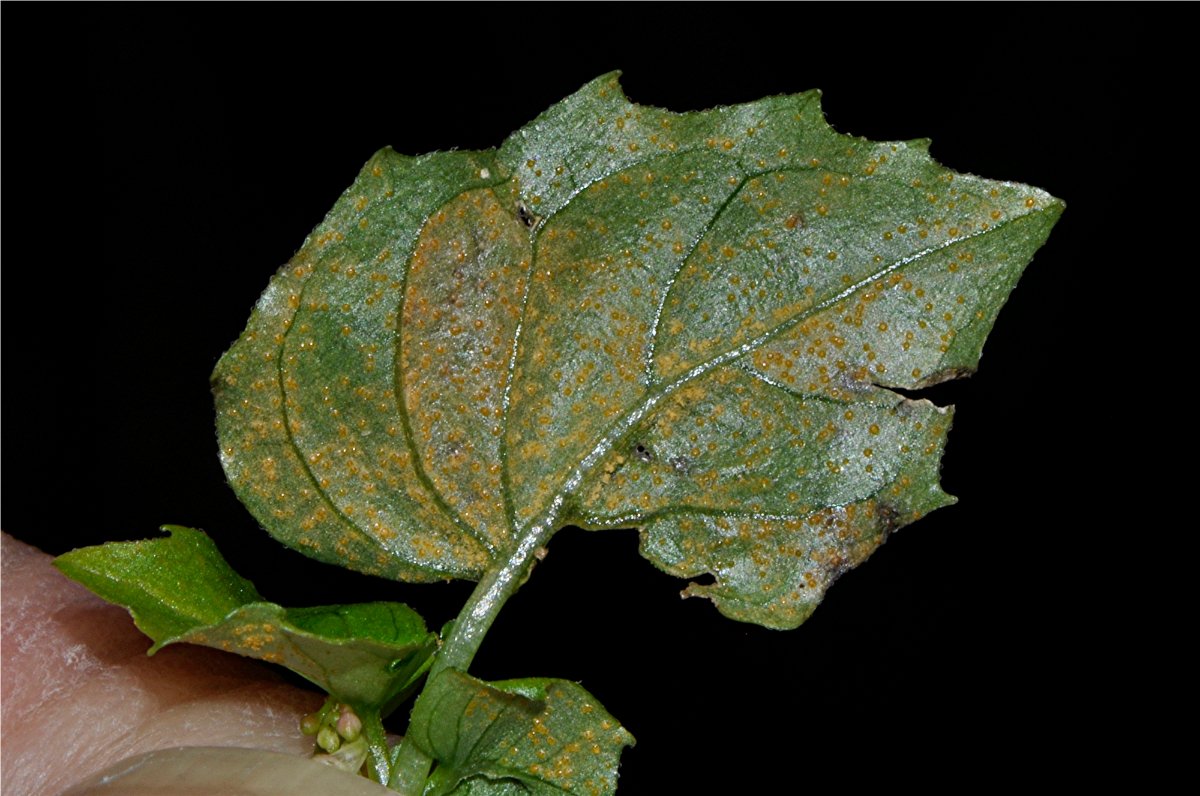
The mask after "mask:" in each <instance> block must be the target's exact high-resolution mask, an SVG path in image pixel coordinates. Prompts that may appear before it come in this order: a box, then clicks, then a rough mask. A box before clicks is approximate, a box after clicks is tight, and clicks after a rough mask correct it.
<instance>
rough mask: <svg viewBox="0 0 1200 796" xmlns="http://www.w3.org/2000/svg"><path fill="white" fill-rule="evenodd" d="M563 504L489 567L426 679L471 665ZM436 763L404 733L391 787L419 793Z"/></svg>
mask: <svg viewBox="0 0 1200 796" xmlns="http://www.w3.org/2000/svg"><path fill="white" fill-rule="evenodd" d="M561 506H562V500H561V498H559V499H556V500H555V501H554V503H553V504H552V505H551V507H550V511H548V512H547V513H546V518H545V520H543V521H542V522H541V523H538V524H537V525H534V526H531V527H530V528H529V529H528V530H527V531H526V532H525V534H524V535H523V536H522V537H521V540H520V543H519V544H518V545H517V547H516V549H515V550H513V552H512V555H511V556H510V557H509V558H508V559H507V560H506V561H505V562H504V564H503V566H500V567H494V568H492V569H489V570H488V571H487V572H486V573H485V574H484V576H483V578H482V579H481V580H480V581H479V585H478V586H476V587H475V591H473V592H471V596H470V598H468V599H467V602H466V604H465V605H464V606H463V608H462V610H461V611H460V612H459V614H458V617H457V618H456V619H455V620H454V626H453V628H452V629H451V630H450V634H449V635H448V636H447V637H446V639H445V641H444V642H443V644H442V648H441V650H439V651H438V654H437V656H436V657H435V658H434V660H433V666H432V667H430V669H429V675H428V677H427V679H426V680H425V682H426V683H431V682H433V678H435V677H437V675H438V674H440V673H441V672H442V670H444V669H458V670H460V671H464V672H465V671H466V670H467V667H468V666H470V665H471V661H472V660H474V658H475V653H476V652H477V651H478V650H479V645H480V644H482V643H483V637H484V636H485V635H487V632H488V630H489V629H491V627H492V623H493V622H494V621H496V616H497V615H498V614H499V613H500V609H501V608H503V607H504V604H505V603H506V602H508V598H509V597H512V596H513V594H515V593H516V591H517V589H519V588H520V587H521V584H523V583H524V582H525V579H526V578H528V577H529V571H530V569H531V568H532V567H533V562H534V561H535V560H536V558H535V554H536V553H537V551H538V549H540V548H541V547H542V545H544V544H546V542H548V541H549V540H550V537H551V536H552V535H553V534H554V530H555V522H556V520H557V517H558V512H559V509H560V508H561ZM422 696H424V692H422ZM420 700H421V697H417V701H418V702H419V701H420ZM432 766H433V760H432V758H430V757H429V756H428V755H426V754H425V753H424V752H422V751H421V750H420V749H417V747H416V746H415V745H414V744H413V743H412V742H411V741H410V740H409V738H408V737H407V736H406V737H405V739H404V741H403V742H402V744H401V746H400V751H399V753H398V754H397V756H396V760H395V765H394V766H393V768H392V776H391V779H390V780H389V782H388V787H390V788H391V789H392V790H395V791H399V792H400V793H401V794H403V796H420V793H421V790H422V788H423V787H424V784H425V780H426V779H427V778H428V777H429V770H430V768H431V767H432Z"/></svg>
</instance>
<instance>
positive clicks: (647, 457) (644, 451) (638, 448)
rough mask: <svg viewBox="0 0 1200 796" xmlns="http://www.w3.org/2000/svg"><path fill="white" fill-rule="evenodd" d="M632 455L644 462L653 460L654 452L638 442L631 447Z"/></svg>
mask: <svg viewBox="0 0 1200 796" xmlns="http://www.w3.org/2000/svg"><path fill="white" fill-rule="evenodd" d="M633 455H634V456H636V457H638V458H639V459H641V460H642V461H644V462H652V461H654V452H653V451H651V450H650V449H649V448H647V447H646V446H645V445H644V444H642V443H640V442H639V443H638V444H637V445H635V446H634V447H633Z"/></svg>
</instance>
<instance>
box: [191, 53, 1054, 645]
mask: <svg viewBox="0 0 1200 796" xmlns="http://www.w3.org/2000/svg"><path fill="white" fill-rule="evenodd" d="M1062 207H1063V205H1062V203H1061V202H1060V201H1058V200H1057V199H1055V198H1053V197H1051V196H1049V195H1048V194H1046V193H1044V192H1042V191H1040V190H1037V189H1035V188H1030V187H1027V186H1023V185H1017V184H1013V183H1004V182H994V181H989V180H984V179H981V178H978V177H974V176H970V175H961V174H955V173H954V172H952V171H950V170H948V169H946V168H944V167H942V166H940V165H938V164H937V163H935V162H934V161H933V160H932V159H931V158H930V157H929V154H928V142H927V141H910V142H894V143H874V142H870V141H866V140H864V139H860V138H854V137H851V136H846V135H841V134H838V133H836V132H834V131H833V130H832V129H831V128H830V127H829V126H828V125H827V124H826V123H825V121H824V118H823V117H822V114H821V110H820V107H819V102H818V95H817V93H816V92H809V93H805V94H799V95H795V96H790V97H772V98H768V99H764V100H761V101H758V102H753V103H749V104H746V105H739V106H734V107H727V108H717V109H714V110H711V111H705V112H698V113H687V114H675V113H671V112H668V111H664V110H660V109H657V108H649V107H644V106H639V105H635V104H632V103H630V102H629V101H628V100H627V99H626V98H625V96H624V94H623V93H622V91H621V89H620V86H619V85H618V84H617V79H616V76H615V75H608V76H605V77H601V78H599V79H597V80H595V81H593V82H592V83H590V84H588V85H587V86H585V87H584V88H582V89H581V90H580V91H579V92H578V93H576V94H574V95H573V96H571V97H568V98H567V99H566V100H564V101H563V102H561V103H559V104H558V105H556V106H554V107H553V108H551V109H550V110H548V111H547V112H546V113H544V114H542V115H541V116H540V117H538V118H537V119H536V120H534V121H533V122H532V123H531V124H529V125H527V126H526V127H524V128H523V129H521V130H519V131H517V132H516V133H514V134H513V135H512V136H511V137H510V138H509V139H508V140H507V141H505V142H504V143H503V145H502V146H501V147H500V148H499V149H498V150H495V151H486V152H449V153H435V154H431V155H426V156H423V157H418V158H411V157H405V156H402V155H398V154H396V153H394V152H392V151H390V150H383V151H381V152H379V153H378V154H376V155H375V157H374V158H372V160H371V161H370V162H368V163H367V165H366V167H365V168H364V169H363V171H362V173H361V174H360V175H359V177H358V179H357V180H356V181H355V183H354V184H353V185H352V186H351V187H350V189H349V190H347V191H346V193H345V194H344V195H343V196H342V197H341V198H340V199H339V200H338V202H337V204H336V205H335V206H334V208H333V210H332V211H331V212H330V214H329V216H328V217H327V218H326V219H325V221H324V222H323V223H322V224H321V225H320V226H319V227H318V228H317V229H316V230H315V231H314V232H313V233H312V235H311V236H310V237H309V238H308V240H307V241H306V242H305V244H304V246H303V247H302V248H301V250H300V251H299V252H298V253H297V254H296V256H295V258H294V259H293V260H292V262H291V263H289V264H288V265H287V266H286V267H285V268H284V269H283V270H281V271H280V272H279V274H278V275H277V276H276V277H275V278H274V279H273V280H272V282H271V284H270V286H269V287H268V289H267V291H266V293H264V294H263V297H262V298H261V299H260V301H259V303H258V306H257V308H256V309H255V311H254V314H253V315H252V317H251V319H250V323H249V326H248V327H247V329H246V331H245V333H244V334H243V335H242V337H241V338H240V339H239V340H238V342H237V343H236V344H235V345H234V346H233V347H232V348H231V349H230V351H229V352H228V353H227V354H226V355H225V356H224V357H223V358H222V360H221V362H220V363H219V365H218V367H217V370H216V372H215V374H214V389H215V392H216V396H217V407H218V431H219V436H220V443H221V448H222V460H223V463H224V466H225V468H226V472H227V474H228V476H229V479H230V482H231V483H232V484H233V486H234V488H235V489H236V490H237V492H238V494H239V495H240V496H241V498H242V499H243V501H244V502H246V504H247V505H248V506H249V507H250V508H251V510H252V511H253V512H254V514H255V515H256V516H257V518H258V519H259V521H260V522H261V523H262V524H263V525H264V526H265V527H266V528H267V529H268V530H269V531H270V532H271V533H272V534H273V535H275V536H276V537H277V538H278V539H280V540H282V541H284V542H285V543H287V544H289V545H292V546H294V547H296V548H298V549H300V550H303V551H304V552H306V553H308V554H310V555H313V556H315V557H317V558H320V559H323V560H326V561H333V562H338V563H341V564H343V565H345V566H349V567H352V568H355V569H359V570H362V571H365V572H370V573H376V574H381V575H387V576H390V577H395V578H402V579H407V580H433V579H438V578H448V577H462V578H471V579H478V578H480V577H482V576H483V574H484V573H485V572H488V571H492V572H495V571H497V570H498V568H500V567H502V566H504V565H505V563H506V562H509V561H510V560H517V559H518V558H519V557H520V556H522V555H525V554H526V551H528V550H529V549H531V547H535V546H536V545H539V544H544V542H545V540H546V539H548V538H549V535H550V534H551V533H553V531H554V530H555V529H556V528H558V527H561V526H563V525H566V524H572V523H574V524H578V525H582V526H584V527H587V528H592V529H604V528H616V527H630V526H636V527H638V528H640V529H641V531H642V552H643V554H644V555H645V556H646V557H647V558H649V559H650V560H651V561H652V562H654V563H655V564H656V565H657V566H659V567H661V568H662V569H664V570H666V571H668V572H671V573H674V574H677V575H680V576H685V577H693V576H698V575H701V574H703V573H711V574H712V575H713V576H715V580H714V582H713V583H711V584H710V585H707V586H693V587H691V588H690V589H689V590H688V592H687V593H689V594H698V595H703V596H706V597H709V598H711V599H712V600H714V602H715V603H716V604H717V606H718V608H719V609H720V610H721V611H722V612H724V613H725V614H727V615H729V616H732V617H734V618H736V619H741V620H747V621H753V622H758V623H760V624H764V625H767V626H771V627H792V626H795V625H797V624H799V623H800V622H801V621H803V620H804V618H805V617H807V616H808V615H809V613H810V612H811V611H812V609H813V607H814V606H815V605H816V604H817V602H819V600H820V598H821V596H822V594H823V593H824V590H825V588H826V587H827V586H828V585H829V583H831V582H832V581H833V580H834V579H835V578H836V577H837V576H838V575H839V574H840V573H841V572H843V571H845V570H846V569H848V568H849V567H852V566H854V565H855V564H857V563H859V562H861V561H862V560H863V559H864V558H866V556H867V555H869V554H870V552H871V551H872V550H873V549H874V548H875V547H877V546H878V545H879V544H880V543H881V542H882V541H883V540H884V539H885V538H886V537H887V535H888V534H889V533H890V532H891V531H893V530H895V529H896V528H899V527H900V526H902V525H905V524H907V523H908V522H910V521H912V520H914V519H916V518H917V517H919V516H921V515H922V514H924V513H927V512H929V511H931V510H933V509H936V508H938V507H939V506H943V505H946V504H947V503H949V502H951V500H952V498H950V497H949V496H948V495H946V494H945V493H943V492H942V491H941V489H940V487H939V485H938V467H939V460H940V456H941V451H942V448H943V446H944V443H945V438H946V433H947V431H948V429H949V425H950V414H949V412H948V411H947V410H943V409H939V408H937V407H935V406H933V405H932V404H930V403H928V402H925V401H919V400H909V399H908V398H906V397H904V396H903V395H902V394H899V393H896V392H893V391H892V389H891V388H900V389H903V390H917V389H920V388H922V387H924V386H927V385H929V384H933V383H937V382H939V381H943V380H946V379H950V378H954V377H956V376H959V375H962V374H964V373H967V372H970V371H971V370H972V369H973V368H974V367H975V366H976V364H977V362H978V359H979V355H980V350H981V348H982V345H983V342H984V339H985V337H986V335H987V333H988V331H989V330H990V329H991V327H992V323H993V321H994V319H995V317H996V314H997V312H998V311H999V309H1000V307H1001V305H1002V304H1003V303H1004V301H1005V299H1006V297H1007V296H1008V294H1009V292H1010V290H1011V289H1012V287H1013V285H1014V284H1015V282H1016V280H1017V278H1018V277H1019V275H1020V273H1021V271H1022V270H1023V268H1024V267H1025V265H1026V264H1027V263H1028V262H1029V260H1030V258H1031V257H1032V256H1033V254H1034V252H1035V251H1036V250H1037V249H1038V247H1039V246H1040V245H1041V244H1042V243H1043V241H1044V240H1045V238H1046V236H1047V235H1048V234H1049V231H1050V228H1051V227H1052V226H1053V224H1054V222H1055V221H1056V220H1057V218H1058V216H1059V214H1060V213H1061V211H1062Z"/></svg>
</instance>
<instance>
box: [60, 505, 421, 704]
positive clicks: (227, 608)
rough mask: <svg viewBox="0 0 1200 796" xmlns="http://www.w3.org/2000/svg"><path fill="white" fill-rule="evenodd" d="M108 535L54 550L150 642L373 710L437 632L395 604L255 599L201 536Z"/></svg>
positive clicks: (177, 532) (408, 681)
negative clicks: (279, 669) (228, 656)
mask: <svg viewBox="0 0 1200 796" xmlns="http://www.w3.org/2000/svg"><path fill="white" fill-rule="evenodd" d="M166 530H168V531H169V532H170V536H169V537H167V538H165V539H150V540H147V541H143V542H113V543H109V544H105V545H100V546H97V547H87V548H83V549H80V550H74V551H72V552H70V553H67V554H65V555H62V556H59V557H58V558H57V559H55V566H57V567H58V568H59V569H60V570H62V572H63V573H65V574H66V575H67V576H68V577H70V578H72V579H74V580H76V581H78V582H80V583H82V584H83V585H84V586H86V587H88V588H89V589H91V590H92V591H93V592H95V593H96V594H98V595H100V596H101V597H103V598H104V599H106V600H108V601H109V602H112V603H116V604H117V605H121V606H124V607H125V608H127V609H129V612H130V613H131V614H132V615H133V617H134V622H135V623H136V624H137V626H138V627H139V628H140V629H141V630H142V632H144V633H145V634H146V635H148V636H149V637H150V638H151V639H152V640H153V641H154V646H152V647H151V648H150V654H154V653H155V652H156V651H158V650H159V649H161V648H162V647H164V646H166V645H167V644H174V643H178V642H187V643H191V644H203V645H205V646H209V647H215V648H217V649H222V650H226V651H228V652H236V653H238V654H239V655H245V656H247V657H251V658H259V659H261V660H266V661H270V662H272V663H278V664H281V665H283V666H286V667H287V668H289V669H291V670H292V671H294V672H296V673H297V674H299V675H301V676H302V677H305V678H306V679H308V680H310V681H311V682H313V683H315V684H316V685H318V686H320V687H321V688H323V689H325V691H326V692H328V693H329V694H331V695H333V696H334V697H335V698H337V699H339V700H341V701H342V702H346V703H348V704H351V705H355V706H362V707H365V708H369V709H374V710H379V709H380V708H382V707H385V706H387V705H389V704H391V703H393V702H395V701H396V700H398V699H399V698H401V697H403V696H404V694H405V693H407V691H408V690H409V688H410V687H411V686H412V685H413V683H414V681H415V680H416V679H417V678H418V677H419V676H420V675H421V674H422V673H423V672H424V670H425V668H426V667H427V666H428V663H429V660H430V657H431V656H432V654H433V653H434V651H435V650H436V649H437V636H436V635H434V634H433V633H429V632H428V631H427V630H426V629H425V623H424V621H423V620H422V619H421V617H420V616H419V615H418V614H417V613H416V612H415V611H413V610H412V609H411V608H409V607H408V606H405V605H401V604H399V603H364V604H359V605H332V606H320V607H313V608H291V609H285V608H282V607H280V606H278V605H275V604H274V603H268V602H263V601H262V598H261V597H260V596H259V594H258V592H256V591H255V590H254V587H253V586H252V585H251V584H250V582H249V581H247V580H245V579H244V578H242V577H240V576H239V575H237V573H235V572H234V571H233V570H232V569H230V567H229V565H228V564H226V563H225V560H224V559H223V558H222V557H221V554H220V553H219V552H218V551H217V549H216V546H215V545H214V544H213V543H212V540H211V539H209V538H208V536H207V535H205V534H204V533H202V532H200V531H196V530H192V529H190V528H181V527H177V526H168V527H167V528H166Z"/></svg>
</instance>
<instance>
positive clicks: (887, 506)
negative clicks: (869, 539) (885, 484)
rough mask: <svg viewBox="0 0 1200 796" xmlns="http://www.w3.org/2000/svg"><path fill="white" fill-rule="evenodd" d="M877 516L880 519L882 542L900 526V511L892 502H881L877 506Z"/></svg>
mask: <svg viewBox="0 0 1200 796" xmlns="http://www.w3.org/2000/svg"><path fill="white" fill-rule="evenodd" d="M875 517H876V519H878V520H879V530H880V536H881V539H880V543H881V544H882V543H883V542H885V541H887V538H888V537H889V536H890V535H891V534H892V531H894V530H896V529H897V528H898V527H900V511H899V510H898V509H897V508H896V507H895V506H893V505H892V504H891V503H884V502H882V501H881V502H880V503H878V504H876V506H875Z"/></svg>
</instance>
